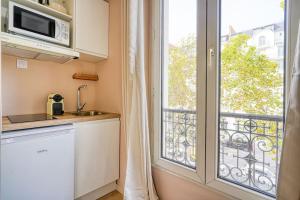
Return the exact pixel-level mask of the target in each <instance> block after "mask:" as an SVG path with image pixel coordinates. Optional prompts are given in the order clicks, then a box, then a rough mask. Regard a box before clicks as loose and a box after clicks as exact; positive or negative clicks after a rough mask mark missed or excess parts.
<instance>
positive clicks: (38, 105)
mask: <svg viewBox="0 0 300 200" xmlns="http://www.w3.org/2000/svg"><path fill="white" fill-rule="evenodd" d="M75 72H82V73H84V72H85V73H95V72H96V65H95V64H92V63H87V62H81V61H72V62H69V63H66V64H63V65H62V64H58V63H53V62H41V61H36V60H28V68H27V69H17V68H16V58H15V57H13V56H6V55H3V56H2V94H3V95H2V108H3V116H6V115H16V114H32V113H45V112H46V102H47V95H48V94H49V93H51V92H57V93H59V94H61V95H62V96H64V98H65V99H64V101H65V111H75V110H76V103H77V96H76V95H77V87H78V86H79V85H81V84H87V85H88V87H87V88H86V89H83V90H82V101H83V102H87V104H86V108H85V109H94V108H95V105H96V94H95V92H96V85H97V83H96V82H91V81H81V80H74V79H72V75H73V74H74V73H75Z"/></svg>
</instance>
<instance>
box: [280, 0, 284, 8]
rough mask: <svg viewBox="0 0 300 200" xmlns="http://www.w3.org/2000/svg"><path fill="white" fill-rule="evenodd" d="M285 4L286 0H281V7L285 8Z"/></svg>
mask: <svg viewBox="0 0 300 200" xmlns="http://www.w3.org/2000/svg"><path fill="white" fill-rule="evenodd" d="M284 4H285V2H284V0H280V8H282V9H284Z"/></svg>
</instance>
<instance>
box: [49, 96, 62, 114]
mask: <svg viewBox="0 0 300 200" xmlns="http://www.w3.org/2000/svg"><path fill="white" fill-rule="evenodd" d="M47 114H48V115H62V114H64V98H63V97H62V96H61V95H60V94H49V95H48V101H47Z"/></svg>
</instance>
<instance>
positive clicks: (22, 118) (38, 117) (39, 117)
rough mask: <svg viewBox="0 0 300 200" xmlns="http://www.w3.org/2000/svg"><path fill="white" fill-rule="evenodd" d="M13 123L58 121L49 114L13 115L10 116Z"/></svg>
mask: <svg viewBox="0 0 300 200" xmlns="http://www.w3.org/2000/svg"><path fill="white" fill-rule="evenodd" d="M8 119H9V121H10V122H11V123H23V122H35V121H45V120H52V119H56V118H55V117H53V116H51V115H47V114H33V115H11V116H8Z"/></svg>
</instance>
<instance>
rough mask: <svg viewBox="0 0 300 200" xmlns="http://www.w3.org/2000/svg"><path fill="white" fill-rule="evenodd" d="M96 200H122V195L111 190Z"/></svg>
mask: <svg viewBox="0 0 300 200" xmlns="http://www.w3.org/2000/svg"><path fill="white" fill-rule="evenodd" d="M98 200H123V196H122V194H121V193H119V192H118V191H113V192H112V193H109V194H107V195H105V196H104V197H101V198H100V199H98Z"/></svg>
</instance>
